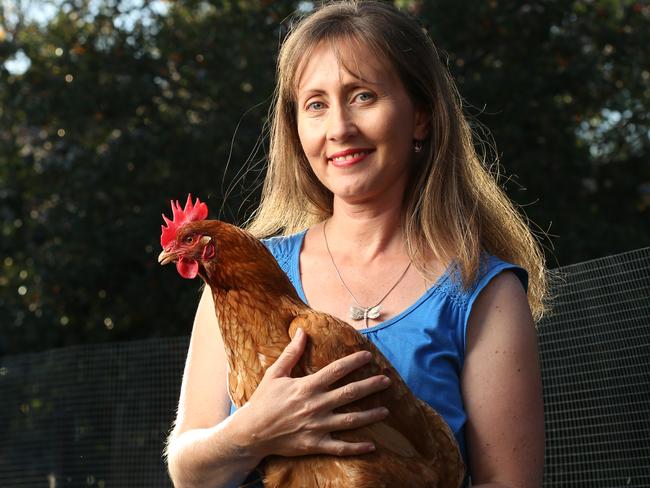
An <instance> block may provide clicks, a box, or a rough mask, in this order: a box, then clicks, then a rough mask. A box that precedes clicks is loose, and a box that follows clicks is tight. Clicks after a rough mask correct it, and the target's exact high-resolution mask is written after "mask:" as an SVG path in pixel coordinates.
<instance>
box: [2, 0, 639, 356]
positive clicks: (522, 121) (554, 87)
mask: <svg viewBox="0 0 650 488" xmlns="http://www.w3.org/2000/svg"><path fill="white" fill-rule="evenodd" d="M396 3H398V4H400V5H401V6H403V7H404V8H408V9H409V10H411V11H412V12H414V13H416V14H417V15H418V16H419V17H420V19H421V20H422V22H423V25H425V26H426V27H427V28H428V29H429V31H430V33H431V35H432V37H433V39H434V41H435V42H436V43H437V44H438V45H439V47H440V48H441V55H442V57H443V59H445V60H446V61H447V62H448V64H449V67H450V69H451V71H452V73H453V74H454V76H455V78H456V79H457V81H458V85H459V88H460V92H461V94H462V95H463V97H464V98H465V100H466V101H467V107H466V110H467V112H468V114H469V115H470V116H472V117H473V119H474V120H475V121H476V122H477V125H478V122H480V123H482V124H483V125H485V126H487V127H488V128H489V129H490V130H491V131H492V133H493V136H494V139H495V141H496V145H497V147H498V151H499V156H500V163H501V165H502V166H503V168H502V169H501V173H502V176H503V178H502V180H503V183H504V185H505V186H506V188H507V189H508V191H509V193H510V195H511V196H512V197H513V199H515V201H517V202H518V203H519V204H520V205H522V206H523V210H524V211H525V212H526V213H527V215H528V216H529V217H530V218H531V220H532V221H533V222H535V223H536V224H538V225H539V226H540V227H541V228H543V229H544V230H546V229H548V228H549V227H550V233H551V234H553V235H557V236H558V237H556V238H553V240H552V241H553V244H554V245H555V250H549V252H548V258H549V259H548V261H549V265H550V266H555V265H557V264H569V263H572V262H577V261H582V260H585V259H590V258H595V257H599V256H603V255H607V254H611V253H616V252H622V251H625V250H629V249H633V248H637V247H641V246H645V245H648V242H650V225H648V224H649V219H648V216H649V213H650V167H649V165H648V161H647V160H648V146H649V144H650V140H649V137H648V134H649V130H650V127H649V125H648V124H649V122H648V107H649V104H650V71H649V69H650V68H648V65H647V56H648V48H647V46H648V45H649V44H650V39H649V37H650V6H648V5H647V3H645V2H634V1H623V2H613V1H610V0H591V1H589V0H576V1H572V2H515V1H496V0H490V1H485V2H456V1H453V2H452V1H451V0H440V1H436V2H418V1H408V0H407V1H397V2H396ZM310 5H311V4H310V3H309V2H292V1H273V2H271V1H256V2H255V1H225V0H224V1H211V2H206V1H198V0H191V1H190V0H183V1H175V2H162V1H150V0H142V1H140V2H134V1H132V0H129V1H127V0H102V1H92V2H91V1H90V0H63V1H61V2H60V3H59V4H57V5H56V8H55V15H54V16H53V17H52V19H51V20H49V21H47V22H38V21H35V20H29V15H26V14H27V13H28V10H24V9H23V10H21V8H20V7H21V6H25V5H24V4H22V3H21V2H18V3H16V4H15V5H14V9H13V10H12V11H9V9H7V8H6V6H5V3H0V6H5V7H4V8H0V226H1V227H0V232H1V239H0V310H1V312H0V313H1V315H0V354H1V353H3V352H5V353H7V352H11V353H15V352H19V351H26V350H42V349H47V348H51V347H58V346H63V345H68V344H73V343H81V342H101V341H107V340H127V339H136V338H142V337H151V336H157V335H160V336H164V335H185V334H187V333H189V330H190V327H191V320H192V316H193V313H194V308H195V304H196V301H197V299H198V284H199V283H198V282H196V281H194V282H191V283H189V282H185V281H183V280H181V279H180V278H179V277H178V276H177V275H176V273H175V271H174V270H173V269H171V268H170V269H160V267H159V266H158V265H157V263H156V259H155V258H156V255H157V253H158V249H159V244H158V236H159V227H158V226H159V224H160V222H161V219H160V212H161V211H166V210H167V207H168V203H169V199H170V198H183V197H184V196H185V195H186V194H187V192H189V191H191V192H192V193H194V194H196V195H200V196H201V197H202V198H204V199H207V201H208V203H209V204H210V208H211V213H212V215H214V216H220V217H221V218H224V219H226V220H229V221H234V222H242V221H243V219H244V218H245V215H246V213H247V211H249V210H250V209H251V208H252V206H253V205H254V204H255V200H256V196H255V195H256V194H255V190H254V189H255V185H256V184H257V183H258V182H259V178H260V176H261V175H260V173H259V172H258V171H257V170H256V168H259V165H255V163H256V162H259V161H261V160H263V155H264V154H263V153H264V151H263V148H264V144H263V142H264V141H263V140H262V139H261V138H260V134H261V133H262V128H263V125H264V122H265V116H266V111H267V109H268V102H269V100H270V97H271V94H272V90H273V84H274V64H275V55H276V52H277V46H278V44H279V40H280V38H281V36H282V33H283V30H284V29H285V25H286V19H287V17H288V16H289V15H290V13H291V12H292V11H294V9H295V8H297V7H298V6H300V8H302V9H305V10H308V9H309V8H310ZM12 59H19V60H20V59H23V60H28V61H27V63H29V65H28V68H27V69H26V70H24V72H22V73H21V72H16V70H15V69H14V70H12V71H10V70H9V69H8V66H9V65H8V64H7V63H5V62H4V60H12ZM260 144H261V146H260ZM251 155H252V156H251ZM247 160H248V161H249V162H250V163H252V164H249V165H248V167H249V168H250V167H251V166H252V167H253V170H249V171H248V172H247V173H246V174H245V175H244V177H243V178H241V175H242V173H241V169H242V167H243V166H244V162H245V161H247ZM228 162H229V164H228V165H227V163H228ZM510 175H513V176H512V178H509V179H508V178H506V177H510ZM522 187H525V188H526V191H523V190H522ZM228 190H233V191H230V192H229V191H228ZM247 195H249V198H248V199H247V200H246V196H247ZM533 203H534V204H533ZM546 245H547V247H549V248H550V244H549V243H548V241H546Z"/></svg>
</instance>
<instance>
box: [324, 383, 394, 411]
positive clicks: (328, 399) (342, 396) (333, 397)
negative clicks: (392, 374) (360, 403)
mask: <svg viewBox="0 0 650 488" xmlns="http://www.w3.org/2000/svg"><path fill="white" fill-rule="evenodd" d="M390 383H391V381H390V378H389V377H388V376H383V375H377V376H371V377H370V378H365V379H363V380H360V381H355V382H354V383H348V384H347V385H343V386H341V387H339V388H337V389H335V390H332V391H328V392H327V393H326V394H325V398H324V399H323V406H325V407H327V408H331V409H334V408H337V407H341V406H343V405H346V404H348V403H351V402H354V401H356V400H359V399H361V398H364V397H367V396H368V395H372V394H373V393H377V392H379V391H382V390H385V389H386V388H388V387H389V386H390Z"/></svg>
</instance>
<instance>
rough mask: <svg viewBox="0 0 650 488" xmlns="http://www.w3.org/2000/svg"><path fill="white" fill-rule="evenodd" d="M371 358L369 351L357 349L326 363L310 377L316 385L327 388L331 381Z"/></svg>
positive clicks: (366, 362) (333, 381)
mask: <svg viewBox="0 0 650 488" xmlns="http://www.w3.org/2000/svg"><path fill="white" fill-rule="evenodd" d="M371 359H372V354H371V353H370V352H369V351H357V352H355V353H353V354H350V355H349V356H345V357H343V358H341V359H337V360H336V361H334V362H333V363H331V364H328V365H327V366H325V367H324V368H323V369H321V370H320V371H318V372H317V373H314V374H313V375H312V378H313V380H314V381H316V382H318V386H320V387H322V388H327V387H329V386H330V385H331V384H332V383H336V382H337V381H338V380H340V379H341V378H343V377H345V376H347V375H348V374H350V373H351V372H352V371H354V370H355V369H358V368H360V367H361V366H364V365H366V364H368V363H369V362H370V360H371Z"/></svg>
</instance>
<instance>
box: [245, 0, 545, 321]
mask: <svg viewBox="0 0 650 488" xmlns="http://www.w3.org/2000/svg"><path fill="white" fill-rule="evenodd" d="M342 41H345V42H353V43H358V44H360V45H363V46H365V47H367V48H368V49H369V50H370V51H371V52H375V53H382V54H383V55H384V56H385V58H386V60H387V61H388V63H389V65H390V66H391V67H392V68H393V69H395V70H396V72H397V73H398V75H399V77H400V79H401V81H402V83H403V84H404V86H405V88H406V90H407V92H408V93H409V95H410V97H411V99H412V100H413V102H414V104H415V105H416V106H417V107H419V108H420V109H424V110H425V111H426V112H427V113H428V114H430V133H429V137H428V138H427V140H425V141H423V142H424V147H423V150H422V155H421V156H420V157H419V158H418V161H417V164H414V169H413V172H412V175H411V178H410V182H409V187H408V188H407V189H406V192H405V197H404V205H403V215H402V230H403V235H404V236H405V244H406V249H407V252H408V254H409V256H410V257H411V259H412V260H413V263H414V264H415V265H416V266H417V267H418V269H419V270H420V271H421V272H422V273H423V274H425V276H432V274H433V273H432V272H431V271H430V270H429V269H428V268H427V262H426V257H427V256H431V255H432V254H433V255H434V256H435V257H436V258H438V259H439V260H440V261H441V262H443V263H445V264H449V263H451V262H452V261H454V260H455V262H456V264H457V266H458V268H459V270H460V275H461V278H462V282H463V285H464V286H465V287H468V286H469V285H470V284H471V283H473V282H474V280H475V279H476V276H477V273H478V271H479V266H480V264H481V260H482V257H483V256H484V251H487V252H488V253H491V254H494V255H496V256H498V257H499V258H501V259H503V260H506V261H509V262H512V263H515V264H518V265H520V266H522V267H523V268H525V269H526V270H527V271H528V274H529V288H528V301H529V304H530V307H531V310H532V312H533V317H534V318H535V319H536V320H538V319H540V318H541V316H542V314H543V312H544V311H545V304H544V298H545V296H546V293H547V284H546V270H545V266H544V255H543V253H542V250H541V249H540V246H539V244H538V242H537V241H536V239H535V237H534V236H533V234H532V233H531V231H530V229H529V228H528V225H527V224H526V222H525V221H524V219H523V218H522V216H521V215H520V214H519V212H518V211H517V209H516V208H515V207H514V205H513V204H512V202H511V201H510V200H509V199H508V197H507V196H506V194H505V192H504V191H503V190H502V189H501V188H500V187H499V185H498V183H497V181H496V180H495V178H494V176H493V175H492V174H491V173H490V170H489V169H488V168H487V164H486V163H484V158H482V157H480V156H479V155H478V154H477V151H476V149H475V147H474V134H473V132H472V130H471V128H470V126H469V123H468V122H467V120H466V119H465V117H464V116H463V112H462V99H461V97H460V95H459V93H458V91H457V89H456V86H455V84H454V82H453V80H452V78H451V75H450V74H449V72H448V71H447V69H446V68H445V67H444V66H443V64H442V63H441V62H440V60H439V57H438V53H437V51H436V48H435V46H434V44H433V42H432V41H431V39H430V38H429V36H428V35H427V34H426V33H425V32H424V31H423V30H422V29H421V28H420V27H419V26H418V24H417V22H416V21H414V20H413V19H411V18H410V17H409V16H408V15H407V14H405V13H403V12H400V11H399V10H398V9H397V8H395V7H394V6H392V5H390V4H387V3H382V2H378V1H337V2H333V3H328V4H325V5H324V6H322V7H320V8H319V9H317V10H316V11H315V12H314V13H312V14H311V15H309V16H307V17H306V18H305V19H303V20H301V21H300V22H298V23H297V24H296V25H294V26H293V28H292V29H291V31H290V33H289V34H288V36H287V37H286V38H285V40H284V42H283V44H282V47H281V49H280V55H279V60H278V68H277V77H278V83H277V87H276V91H275V94H274V100H273V104H272V107H271V112H270V120H271V127H270V148H269V159H268V169H267V174H266V179H265V181H264V186H263V189H262V199H261V203H260V205H259V207H258V208H257V210H256V211H255V213H254V214H253V216H252V217H251V219H250V221H249V223H248V225H247V228H248V230H249V231H251V232H252V233H253V234H255V235H257V236H259V237H266V236H270V235H275V234H284V235H288V234H292V233H295V232H298V231H301V230H304V229H306V228H308V227H310V226H312V225H314V224H316V223H319V222H322V221H323V220H325V219H327V218H329V217H330V216H331V215H332V202H333V195H332V193H331V192H330V191H329V190H328V189H327V188H325V186H323V185H322V184H321V183H320V181H318V179H317V178H316V176H315V175H314V173H313V171H312V170H311V168H310V166H309V163H308V161H307V158H306V156H305V154H304V152H303V150H302V146H301V144H300V139H299V137H298V130H297V119H296V104H295V87H296V81H297V79H298V76H299V68H300V66H301V62H303V61H304V60H306V59H308V57H309V55H310V53H311V52H312V51H313V49H314V48H315V47H316V46H317V45H318V44H319V43H321V42H329V43H331V44H332V45H336V43H340V42H342Z"/></svg>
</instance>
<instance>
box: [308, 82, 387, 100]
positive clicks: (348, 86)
mask: <svg viewBox="0 0 650 488" xmlns="http://www.w3.org/2000/svg"><path fill="white" fill-rule="evenodd" d="M365 85H372V86H377V87H381V86H383V85H384V83H381V82H379V81H371V80H367V79H361V78H355V79H354V80H351V81H348V82H345V83H343V84H342V85H337V88H338V87H339V86H340V87H342V88H343V91H350V90H354V89H355V88H360V87H363V86H365ZM326 94H327V90H325V89H323V88H309V87H305V88H302V89H301V88H299V89H298V96H299V97H301V98H302V97H304V96H306V95H309V96H312V95H326Z"/></svg>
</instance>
